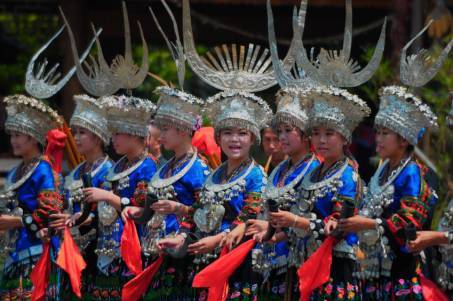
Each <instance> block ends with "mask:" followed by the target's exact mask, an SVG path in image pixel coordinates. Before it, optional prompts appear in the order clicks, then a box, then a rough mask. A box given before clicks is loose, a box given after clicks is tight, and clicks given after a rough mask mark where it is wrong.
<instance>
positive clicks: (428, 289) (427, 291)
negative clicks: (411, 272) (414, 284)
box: [418, 272, 448, 301]
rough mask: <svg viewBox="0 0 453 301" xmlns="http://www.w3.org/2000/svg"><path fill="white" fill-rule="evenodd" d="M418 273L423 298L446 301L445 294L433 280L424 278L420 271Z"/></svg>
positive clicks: (431, 300)
mask: <svg viewBox="0 0 453 301" xmlns="http://www.w3.org/2000/svg"><path fill="white" fill-rule="evenodd" d="M418 275H419V276H420V283H421V286H422V292H423V299H425V300H426V301H448V297H447V295H445V293H444V292H443V291H442V290H441V289H440V288H439V287H438V286H437V285H436V284H435V283H434V282H432V281H431V280H429V279H428V278H426V277H425V276H424V275H423V274H422V273H421V272H419V273H418Z"/></svg>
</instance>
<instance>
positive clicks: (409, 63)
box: [374, 21, 453, 145]
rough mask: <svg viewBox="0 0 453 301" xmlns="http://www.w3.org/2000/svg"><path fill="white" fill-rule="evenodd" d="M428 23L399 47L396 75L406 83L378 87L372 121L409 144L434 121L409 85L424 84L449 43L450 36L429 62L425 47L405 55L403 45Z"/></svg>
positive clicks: (429, 111)
mask: <svg viewBox="0 0 453 301" xmlns="http://www.w3.org/2000/svg"><path fill="white" fill-rule="evenodd" d="M431 23H432V21H431V22H429V23H428V24H427V25H426V26H425V27H424V28H423V29H422V30H421V31H420V32H419V33H418V34H417V35H416V36H415V37H414V38H413V39H412V40H410V41H409V42H408V43H407V44H406V45H405V46H404V48H403V50H402V51H401V59H400V79H401V82H402V83H403V84H404V85H406V86H408V87H403V86H388V87H383V88H382V89H381V91H380V100H381V102H380V106H379V112H378V113H377V115H376V118H375V122H374V123H375V125H376V126H383V127H386V128H389V129H391V130H393V131H395V132H396V133H398V134H399V135H401V136H402V137H403V138H404V139H406V140H407V141H409V143H411V144H412V145H417V143H418V141H419V140H420V139H421V138H422V137H423V134H424V133H425V131H426V129H428V128H434V129H435V128H437V126H438V125H437V117H436V116H435V115H434V114H433V112H432V111H431V109H430V108H429V106H428V105H426V104H424V103H423V101H422V100H421V99H420V98H418V97H417V96H415V93H413V92H412V91H411V88H416V87H421V86H423V85H425V84H427V83H428V82H429V81H430V80H431V79H432V78H433V77H434V76H435V75H436V73H437V72H438V71H439V69H440V68H441V67H442V64H443V62H444V61H445V59H446V58H447V56H448V53H449V52H450V50H451V48H452V47H453V40H451V41H450V42H449V43H448V45H447V46H446V47H445V48H444V49H443V51H442V53H441V54H440V56H439V58H438V59H437V61H436V62H434V63H431V58H430V56H429V52H428V51H427V50H426V49H422V50H419V51H418V52H417V53H416V54H413V55H410V56H407V54H406V53H407V49H409V47H410V46H411V45H412V44H413V42H414V41H415V40H416V39H417V38H419V37H420V36H421V35H422V34H423V33H424V32H425V31H426V30H427V29H428V27H429V26H430V25H431Z"/></svg>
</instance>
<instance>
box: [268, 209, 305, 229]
mask: <svg viewBox="0 0 453 301" xmlns="http://www.w3.org/2000/svg"><path fill="white" fill-rule="evenodd" d="M298 218H299V216H297V215H295V214H293V213H291V212H289V211H281V210H279V211H278V212H269V219H270V223H271V225H272V226H274V227H275V228H287V227H294V226H295V225H296V223H297V220H298Z"/></svg>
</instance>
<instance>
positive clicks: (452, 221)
mask: <svg viewBox="0 0 453 301" xmlns="http://www.w3.org/2000/svg"><path fill="white" fill-rule="evenodd" d="M452 230H453V199H452V200H450V203H449V205H448V208H447V209H446V210H445V212H444V214H443V216H442V218H441V220H440V223H439V231H442V232H447V231H450V241H451V236H452V234H451V231H452ZM439 252H440V254H441V256H442V263H441V264H440V265H439V267H438V270H437V282H438V283H439V285H440V286H441V287H442V288H443V289H445V290H453V244H451V243H450V244H446V245H441V246H439Z"/></svg>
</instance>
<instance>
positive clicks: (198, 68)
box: [183, 0, 295, 142]
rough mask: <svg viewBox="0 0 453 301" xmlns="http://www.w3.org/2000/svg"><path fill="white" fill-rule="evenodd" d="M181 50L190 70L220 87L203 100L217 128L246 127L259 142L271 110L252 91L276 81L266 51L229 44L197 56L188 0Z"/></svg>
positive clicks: (291, 51)
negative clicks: (217, 91) (218, 90)
mask: <svg viewBox="0 0 453 301" xmlns="http://www.w3.org/2000/svg"><path fill="white" fill-rule="evenodd" d="M183 27H184V29H183V30H184V49H185V53H186V57H187V60H188V63H189V65H190V67H191V68H192V70H193V71H194V72H195V73H196V74H197V75H198V76H199V77H200V78H201V79H202V80H203V81H205V82H206V83H207V84H209V85H210V86H212V87H214V88H217V89H220V90H223V92H220V93H218V94H216V95H214V96H212V97H210V98H208V99H207V100H206V103H207V105H208V108H207V109H206V112H207V113H208V116H209V117H210V118H211V119H212V120H213V122H214V128H215V130H216V132H217V134H218V131H219V130H220V129H222V128H226V127H240V128H244V129H247V130H250V131H251V132H252V133H253V134H254V135H255V136H256V141H257V142H259V141H260V133H259V132H260V130H261V129H262V128H264V127H266V125H267V123H268V122H269V120H270V118H271V116H272V111H271V110H270V108H269V106H268V105H267V103H266V102H265V101H264V100H263V99H261V98H260V97H258V96H256V95H254V94H253V92H258V91H263V90H266V89H268V88H269V87H272V86H273V85H275V84H276V83H277V79H276V74H275V72H274V71H273V70H272V66H271V61H272V59H271V58H270V57H269V50H268V49H264V50H263V52H262V53H261V54H260V50H261V47H260V46H256V47H255V45H253V44H249V46H248V49H247V53H246V47H245V46H242V45H241V46H239V49H238V48H237V47H236V44H232V45H231V47H229V46H227V45H225V44H224V45H222V46H221V47H215V48H214V52H215V56H216V57H217V59H216V58H215V56H214V55H213V54H211V53H210V52H208V53H207V55H206V57H203V58H202V57H200V56H199V55H198V53H197V51H196V49H195V42H194V38H193V32H192V24H191V17H190V6H189V0H183ZM294 51H295V45H294V41H292V42H291V45H290V49H289V51H288V54H287V56H286V58H285V59H284V61H283V66H284V68H285V69H288V70H289V69H291V67H292V65H293V64H294V56H295V54H294Z"/></svg>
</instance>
